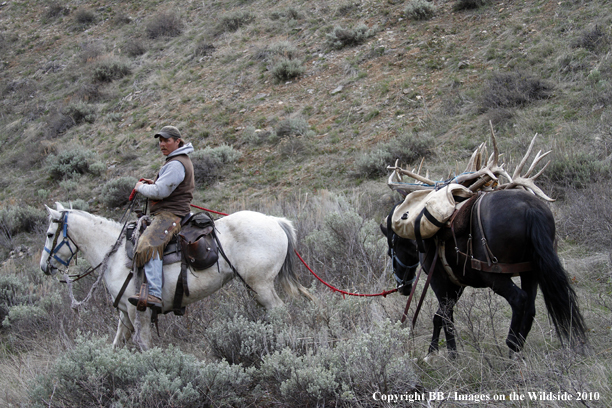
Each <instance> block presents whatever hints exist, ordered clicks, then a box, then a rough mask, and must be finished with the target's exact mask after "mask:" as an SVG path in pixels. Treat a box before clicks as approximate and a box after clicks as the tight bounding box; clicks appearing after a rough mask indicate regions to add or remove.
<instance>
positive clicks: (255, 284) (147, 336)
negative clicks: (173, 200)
mask: <svg viewBox="0 0 612 408" xmlns="http://www.w3.org/2000/svg"><path fill="white" fill-rule="evenodd" d="M56 205H57V209H56V210H53V209H51V208H49V207H47V211H48V212H49V219H50V224H49V229H48V230H47V239H46V242H45V250H43V252H42V256H41V259H40V268H41V269H42V271H43V272H44V273H45V274H47V275H49V274H53V273H55V272H57V270H58V268H61V266H62V265H63V266H68V264H69V263H70V261H71V259H72V258H73V256H74V255H76V252H77V251H78V250H80V251H81V252H82V253H83V256H84V257H85V258H86V259H87V261H88V262H89V263H90V264H91V265H92V266H96V265H99V264H101V263H102V262H103V260H104V259H105V257H106V256H107V254H108V253H109V252H110V250H111V248H112V247H113V246H114V245H115V243H116V242H117V240H118V238H119V235H120V233H121V230H122V225H120V224H119V223H117V222H115V221H112V220H109V219H107V218H103V217H100V216H96V215H93V214H90V213H87V212H85V211H78V210H69V209H65V208H64V207H62V205H61V204H59V203H57V204H56ZM215 227H216V230H217V236H218V238H219V242H220V243H221V246H222V248H223V250H224V251H225V254H226V255H227V258H228V259H229V261H230V262H231V263H232V265H233V266H234V268H235V269H236V271H237V272H238V273H239V274H240V276H241V277H242V279H244V281H245V282H246V283H247V284H248V285H249V287H250V288H252V289H253V291H254V292H255V295H254V296H255V299H256V300H257V302H258V303H260V304H261V305H262V306H264V307H266V308H267V309H270V308H274V307H277V306H280V305H282V304H283V301H282V300H281V299H280V298H279V297H278V294H277V293H276V291H275V290H274V281H275V278H276V277H277V275H278V276H279V278H280V282H281V284H282V286H283V287H284V289H285V291H286V292H288V293H289V294H291V295H292V296H296V295H297V294H298V293H299V294H301V295H303V296H305V297H307V298H309V299H311V300H312V299H313V298H312V297H311V295H310V294H309V293H308V291H307V290H306V288H305V287H304V286H302V285H301V284H300V283H299V282H298V281H297V278H296V276H295V273H294V271H293V269H292V262H291V261H292V258H293V251H294V248H295V245H296V234H295V229H294V227H293V225H292V223H291V221H289V220H287V219H285V218H278V217H272V216H267V215H264V214H261V213H258V212H253V211H239V212H236V213H233V214H231V215H229V216H227V217H224V218H221V219H219V220H217V221H215ZM121 240H122V241H121V244H120V245H119V246H118V248H117V250H116V251H115V252H114V253H112V254H111V255H110V256H108V257H107V261H106V264H107V268H106V270H105V271H99V273H104V275H103V277H102V278H103V281H104V284H105V285H106V288H107V290H108V292H109V293H110V295H111V296H112V297H113V300H115V299H116V297H117V296H118V294H119V292H120V290H121V287H122V286H123V284H124V282H125V281H126V277H127V276H128V274H129V273H130V269H129V268H128V267H127V266H126V264H127V262H128V257H127V254H126V251H125V245H123V243H124V242H125V239H124V238H123V237H122V238H121ZM180 268H181V264H180V262H179V263H174V264H170V265H165V266H164V272H163V273H164V286H163V290H162V297H163V303H164V311H168V310H172V309H171V308H172V304H173V299H174V293H175V289H176V283H177V280H178V276H179V273H180ZM187 275H188V278H187V283H188V287H189V297H187V296H183V303H182V306H186V305H188V304H190V303H193V302H196V301H198V300H200V299H203V298H205V297H206V296H209V295H211V294H212V293H214V292H215V291H217V290H219V289H220V288H221V287H222V286H223V285H224V284H226V283H227V282H228V281H230V280H231V279H232V278H233V277H234V272H233V271H232V269H231V267H230V265H228V263H227V262H226V261H225V260H224V259H223V258H222V257H221V256H220V257H219V261H218V265H217V264H215V265H213V266H212V267H210V268H208V269H206V270H201V271H190V272H189V273H188V274H187ZM134 293H137V288H136V286H135V283H134V279H132V280H131V281H130V283H129V284H128V286H127V288H126V290H125V293H124V294H123V295H122V296H121V299H120V301H119V303H118V306H117V308H118V309H119V312H120V316H119V324H118V327H117V334H116V336H115V339H114V341H113V345H114V346H119V345H120V344H121V343H122V342H126V341H127V340H129V339H130V337H131V336H132V333H133V332H134V329H135V325H136V327H137V328H139V329H140V330H138V331H137V334H139V337H140V339H136V338H135V339H134V341H135V342H137V343H138V342H139V343H140V344H139V345H140V346H141V348H143V349H147V348H149V347H150V345H151V326H150V324H140V320H139V321H137V319H140V318H147V317H150V313H151V312H150V309H147V311H146V312H142V313H138V312H137V311H136V307H135V306H132V305H131V304H130V303H129V302H128V301H127V298H128V296H130V295H133V294H134ZM143 321H146V320H143ZM138 340H139V341H138Z"/></svg>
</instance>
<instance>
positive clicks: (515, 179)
mask: <svg viewBox="0 0 612 408" xmlns="http://www.w3.org/2000/svg"><path fill="white" fill-rule="evenodd" d="M536 137H538V134H537V133H536V134H535V136H534V137H533V139H531V143H530V144H529V148H528V149H527V153H525V156H524V157H523V159H522V160H521V162H520V163H519V165H518V166H517V168H516V170H514V174H513V175H512V178H511V179H510V181H509V182H508V183H506V184H502V185H500V186H499V188H500V189H505V188H514V187H523V188H526V189H527V190H529V191H531V192H532V193H533V194H535V195H537V196H538V197H540V198H543V199H544V200H546V201H555V200H554V199H553V198H550V197H549V196H547V195H546V194H545V193H544V192H543V191H542V189H540V188H539V187H538V186H536V185H535V182H534V180H535V179H537V178H538V177H540V175H541V174H542V173H543V172H544V170H545V169H546V168H547V167H548V165H549V164H550V160H549V161H548V162H547V163H546V164H545V165H544V167H542V168H541V169H540V171H538V172H537V173H536V174H535V175H534V176H533V177H529V175H530V174H531V173H532V172H533V171H534V170H535V167H536V165H537V164H538V163H539V162H541V161H542V159H544V158H545V157H546V156H548V155H549V154H550V152H551V150H549V151H547V152H546V153H544V154H542V151H541V150H540V151H538V153H537V154H536V157H535V158H534V159H533V162H532V163H531V166H529V169H528V170H527V172H526V173H525V175H523V176H521V171H522V170H523V167H524V166H525V163H527V159H528V158H529V155H530V154H531V150H532V149H533V145H534V143H535V140H536Z"/></svg>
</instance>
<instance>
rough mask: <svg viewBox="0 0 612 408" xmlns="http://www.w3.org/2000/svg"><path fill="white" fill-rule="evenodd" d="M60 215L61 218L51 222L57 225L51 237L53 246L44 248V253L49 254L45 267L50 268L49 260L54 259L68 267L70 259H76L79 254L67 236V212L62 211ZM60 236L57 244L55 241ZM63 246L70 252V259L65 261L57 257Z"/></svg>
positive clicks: (76, 246) (74, 244) (77, 247)
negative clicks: (60, 240) (60, 239)
mask: <svg viewBox="0 0 612 408" xmlns="http://www.w3.org/2000/svg"><path fill="white" fill-rule="evenodd" d="M61 214H62V216H61V218H60V219H58V220H52V222H54V223H56V224H59V225H58V227H57V230H56V231H55V236H54V237H53V244H52V245H51V248H47V247H46V246H45V251H46V252H47V253H48V254H49V257H48V258H47V267H52V265H51V259H55V260H56V261H57V262H59V263H61V264H62V265H64V266H66V267H68V265H70V262H71V261H72V258H74V257H76V255H77V253H78V252H79V246H78V245H77V244H76V243H75V242H74V241H73V240H72V238H70V236H69V235H68V211H62V213H61ZM60 234H61V235H62V242H60V243H59V244H58V243H57V241H58V240H59V236H60ZM64 245H65V246H66V247H67V248H68V250H69V251H70V257H69V258H68V259H67V260H65V261H64V260H63V259H62V258H60V257H59V256H57V253H58V252H59V251H60V249H62V247H63V246H64ZM73 246H74V248H73Z"/></svg>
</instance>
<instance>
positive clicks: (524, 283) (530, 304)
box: [519, 272, 538, 348]
mask: <svg viewBox="0 0 612 408" xmlns="http://www.w3.org/2000/svg"><path fill="white" fill-rule="evenodd" d="M521 288H522V289H523V290H524V291H525V293H526V294H527V301H526V303H525V314H524V315H523V321H522V322H521V329H520V331H519V336H520V337H519V338H520V340H521V341H522V342H523V343H521V348H522V346H523V344H524V342H525V340H527V335H528V334H529V331H530V330H531V325H532V324H533V319H534V317H535V315H536V309H535V299H536V295H537V294H538V282H537V280H536V279H535V277H534V276H533V275H532V274H530V273H529V272H527V273H525V274H522V275H521Z"/></svg>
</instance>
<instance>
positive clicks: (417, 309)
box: [412, 251, 438, 329]
mask: <svg viewBox="0 0 612 408" xmlns="http://www.w3.org/2000/svg"><path fill="white" fill-rule="evenodd" d="M437 260H438V251H434V259H433V262H432V263H431V266H430V268H429V273H428V274H427V280H426V281H425V286H423V292H421V298H420V299H419V304H418V305H417V308H416V310H415V311H414V316H412V328H413V329H414V325H415V324H416V321H417V317H418V316H419V312H420V311H421V306H423V301H424V300H425V296H426V295H427V289H429V283H430V282H431V277H432V276H433V274H434V271H435V269H436V261H437ZM421 265H423V263H422V262H421Z"/></svg>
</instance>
